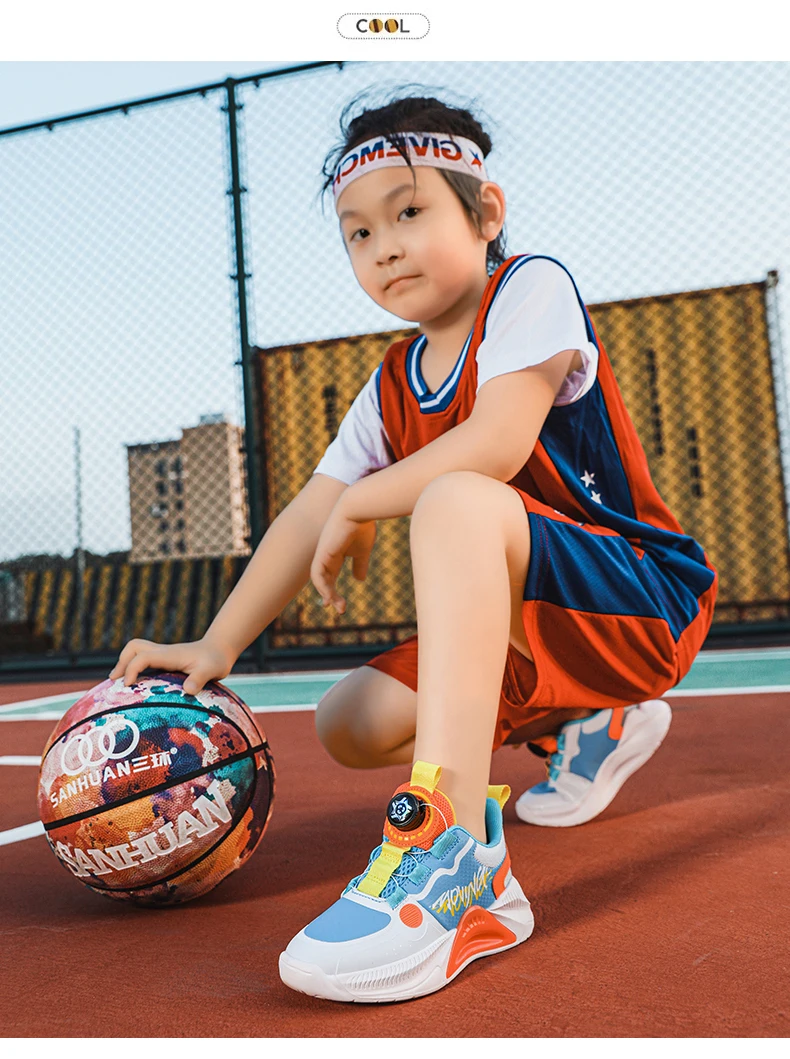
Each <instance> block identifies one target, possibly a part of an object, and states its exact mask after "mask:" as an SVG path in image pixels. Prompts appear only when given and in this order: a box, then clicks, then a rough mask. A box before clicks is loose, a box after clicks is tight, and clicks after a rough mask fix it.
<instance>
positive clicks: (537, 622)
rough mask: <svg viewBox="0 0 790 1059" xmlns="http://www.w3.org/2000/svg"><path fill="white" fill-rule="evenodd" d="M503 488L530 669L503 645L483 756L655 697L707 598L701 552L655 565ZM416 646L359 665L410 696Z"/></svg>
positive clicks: (597, 529) (404, 645)
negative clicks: (570, 718)
mask: <svg viewBox="0 0 790 1059" xmlns="http://www.w3.org/2000/svg"><path fill="white" fill-rule="evenodd" d="M511 488H513V489H515V490H516V492H517V493H518V494H519V496H520V497H521V498H522V500H523V502H524V506H525V508H526V511H527V515H528V517H529V525H530V532H531V541H532V547H531V554H530V560H529V569H528V572H527V578H526V582H525V585H524V596H523V603H522V617H523V621H524V633H525V636H526V640H527V643H528V644H529V646H530V650H531V651H532V656H533V658H534V660H535V661H534V664H533V663H532V662H531V661H530V660H529V659H528V658H526V657H525V656H524V655H522V654H521V652H520V651H518V650H517V649H516V648H515V647H513V645H512V644H508V651H507V658H506V661H505V670H504V674H503V679H502V688H501V692H500V701H499V712H498V717H497V726H496V731H495V735H494V746H493V748H494V749H496V748H497V747H499V746H501V745H502V743H504V742H505V741H506V740H508V738H509V737H510V736H511V734H512V733H517V732H518V729H519V728H520V727H523V726H524V725H525V724H527V723H528V722H529V721H532V720H534V719H536V718H538V717H544V716H546V715H547V714H548V713H550V712H551V711H552V710H557V709H570V708H573V709H579V708H584V709H592V710H601V709H607V708H608V707H616V706H630V705H631V704H632V703H636V702H642V701H644V700H645V699H649V698H655V697H658V696H661V695H663V694H665V693H666V692H667V691H668V690H669V689H670V688H673V687H674V686H675V685H676V684H677V683H678V682H679V681H680V680H682V679H683V677H684V676H685V675H686V673H687V672H688V670H689V669H690V668H691V664H692V662H693V661H694V658H695V657H696V655H697V652H698V651H699V649H700V647H701V646H702V644H703V642H704V640H705V637H706V636H707V634H708V630H709V629H710V625H711V621H712V618H713V608H714V605H715V601H716V593H717V591H718V574H717V572H716V570H715V568H714V567H713V566H712V565H711V564H710V561H709V560H708V558H707V555H705V554H704V552H702V555H703V558H704V564H703V563H701V562H697V561H695V560H694V559H693V557H692V553H693V551H694V549H693V548H692V549H689V550H688V552H685V551H684V552H683V553H682V554H680V553H678V556H677V561H675V557H674V555H670V556H669V557H668V561H662V562H660V563H659V561H658V560H657V559H656V558H654V556H653V555H652V554H651V553H650V552H648V551H645V550H644V549H643V548H640V547H637V546H636V545H635V544H632V543H630V542H629V541H628V540H627V539H626V538H625V537H623V536H621V535H620V534H619V533H617V532H615V531H614V530H611V529H608V528H607V527H605V526H596V525H593V524H588V523H579V522H576V521H575V520H574V519H572V518H570V517H569V516H567V515H564V514H562V513H561V512H559V511H557V510H555V509H554V508H552V507H549V506H548V505H546V504H544V503H542V502H541V501H539V500H536V499H535V498H534V497H533V496H531V495H530V494H529V493H525V492H524V491H523V490H521V489H518V488H517V487H516V486H514V485H512V484H511ZM697 547H698V546H697ZM700 551H701V549H700ZM664 554H665V553H664ZM418 635H419V634H418V633H415V634H414V635H412V636H409V637H407V638H406V639H405V640H403V641H402V642H401V643H399V644H397V645H396V646H395V647H392V648H390V649H389V650H387V651H383V652H382V653H381V654H379V655H376V656H375V657H374V658H371V659H370V660H369V661H368V662H366V663H365V664H366V665H369V666H373V668H374V669H379V670H381V672H383V673H388V674H389V675H390V676H393V677H395V678H396V679H397V680H400V681H401V682H402V683H403V684H406V685H407V687H409V688H411V689H412V691H414V692H416V691H417V652H418ZM511 741H516V740H515V738H514V739H513V740H511Z"/></svg>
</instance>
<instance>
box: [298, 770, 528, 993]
mask: <svg viewBox="0 0 790 1059" xmlns="http://www.w3.org/2000/svg"><path fill="white" fill-rule="evenodd" d="M440 775H441V768H440V767H439V766H438V765H430V764H428V763H426V762H423V761H417V762H415V764H414V766H413V769H412V774H411V781H410V782H409V783H404V784H403V785H402V786H401V787H398V789H397V790H396V792H395V794H394V795H393V797H392V798H391V800H390V802H389V805H388V807H387V816H386V820H385V823H384V836H383V841H382V843H381V845H380V846H377V847H376V849H374V850H373V853H372V854H371V856H370V860H369V862H368V866H367V868H366V869H365V871H364V872H362V874H361V875H358V876H356V878H354V879H352V880H351V882H350V883H349V884H348V886H346V888H345V889H344V890H343V892H342V893H341V895H340V899H339V900H338V901H335V903H334V904H333V905H331V906H330V907H329V908H328V909H327V910H326V911H325V912H324V913H322V915H320V916H318V918H317V919H314V920H313V921H312V923H308V925H307V926H306V927H305V928H304V929H303V930H300V931H299V933H298V934H297V935H296V937H295V938H293V939H292V940H291V942H290V943H289V945H288V947H287V948H286V950H285V952H283V953H281V955H280V977H281V978H282V980H283V982H284V983H285V984H286V985H287V986H290V987H291V988H292V989H296V990H298V991H300V992H302V993H307V994H309V995H310V996H315V997H323V998H324V999H326V1000H345V1001H364V1002H382V1001H391V1000H408V999H410V998H412V997H418V996H424V995H425V994H426V993H433V992H434V991H435V990H437V989H441V988H442V986H445V985H447V984H448V982H451V981H452V980H453V979H454V978H455V977H456V975H458V974H460V973H461V971H463V969H464V968H465V967H466V966H467V965H468V964H470V963H471V962H472V960H476V959H478V958H479V957H480V956H490V955H492V954H493V953H496V952H502V951H504V950H505V949H510V948H512V947H513V946H514V945H518V944H519V943H520V942H522V941H526V939H527V938H528V937H529V936H530V934H531V933H532V928H533V926H534V919H533V916H532V910H531V908H530V905H529V901H528V900H527V899H526V897H525V896H524V893H523V891H522V889H521V887H520V886H519V884H518V883H517V882H516V880H515V879H514V878H513V873H512V871H511V870H510V856H509V854H508V851H507V847H506V845H505V836H504V834H503V830H502V806H503V805H504V804H505V802H506V801H507V799H508V797H509V795H510V788H509V787H506V786H505V787H489V788H488V795H489V796H488V798H487V800H486V813H485V821H486V829H487V837H488V842H487V843H483V842H479V841H478V840H477V839H476V838H475V837H474V836H473V835H470V834H469V832H468V831H466V830H465V829H464V828H463V827H460V826H459V825H458V824H456V822H455V819H456V818H455V812H454V810H453V807H452V804H451V803H450V800H449V799H448V798H447V797H446V796H445V795H444V794H442V793H441V792H440V791H438V790H437V789H436V786H437V784H438V782H439V777H440Z"/></svg>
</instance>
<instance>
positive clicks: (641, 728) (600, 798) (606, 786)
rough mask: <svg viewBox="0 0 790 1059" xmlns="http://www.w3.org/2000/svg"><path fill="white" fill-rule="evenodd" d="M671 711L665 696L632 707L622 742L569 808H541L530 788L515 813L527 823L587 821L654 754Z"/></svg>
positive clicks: (559, 824)
mask: <svg viewBox="0 0 790 1059" xmlns="http://www.w3.org/2000/svg"><path fill="white" fill-rule="evenodd" d="M671 722H672V710H671V708H670V706H669V703H668V702H665V701H664V700H663V699H648V700H647V701H646V702H640V703H639V707H638V709H636V710H631V711H630V713H628V714H627V715H626V718H625V721H624V722H623V735H622V738H621V740H620V745H619V746H618V747H617V749H616V750H614V751H612V753H611V754H610V755H609V757H608V758H606V760H605V761H604V762H603V764H602V765H601V767H600V768H599V769H598V775H597V776H596V777H595V780H594V781H593V783H592V786H591V787H590V789H589V791H588V792H587V794H586V795H585V797H584V798H583V799H582V800H581V801H580V802H576V803H571V804H569V805H568V807H567V808H562V809H556V808H554V809H544V810H539V809H537V808H536V807H535V804H534V802H535V799H534V797H533V798H529V797H528V795H529V791H525V792H524V794H522V795H521V797H520V798H519V799H518V801H517V802H516V806H515V808H516V815H517V816H518V817H519V819H521V820H523V821H524V822H525V823H527V824H538V825H539V826H541V827H575V826H576V825H577V824H586V823H587V821H588V820H592V819H593V817H595V816H598V814H599V813H602V812H603V811H604V809H605V808H606V807H607V806H608V805H609V803H610V802H611V801H612V799H613V798H614V796H615V795H616V794H617V792H618V791H619V790H620V788H621V787H622V785H623V784H624V783H625V781H626V780H627V779H628V777H629V776H631V775H633V773H634V772H636V770H637V769H639V768H641V767H642V765H644V763H645V762H646V761H647V760H649V758H651V757H652V756H653V754H655V752H656V750H658V748H659V747H660V746H661V744H662V743H663V741H664V737H665V736H666V734H667V732H668V731H669V726H670V724H671Z"/></svg>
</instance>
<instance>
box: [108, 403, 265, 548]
mask: <svg viewBox="0 0 790 1059" xmlns="http://www.w3.org/2000/svg"><path fill="white" fill-rule="evenodd" d="M126 449H127V462H128V468H129V511H130V521H131V530H132V550H131V552H130V555H129V560H130V562H132V563H141V562H150V561H151V560H154V559H165V558H170V557H175V558H189V559H200V558H206V557H211V556H224V555H249V553H250V543H249V533H250V531H249V519H248V515H247V504H246V481H245V462H244V428H243V427H240V426H237V425H235V424H234V423H229V422H228V421H227V420H226V418H225V416H224V414H222V413H219V414H212V415H202V416H201V417H200V422H199V423H198V425H197V426H195V427H186V428H184V430H182V432H181V438H180V439H178V440H175V441H154V442H149V443H147V444H141V445H127V446H126Z"/></svg>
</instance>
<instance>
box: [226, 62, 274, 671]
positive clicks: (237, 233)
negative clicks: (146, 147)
mask: <svg viewBox="0 0 790 1059" xmlns="http://www.w3.org/2000/svg"><path fill="white" fill-rule="evenodd" d="M225 88H226V90H227V95H228V105H227V107H223V108H222V109H223V110H226V111H227V114H228V146H229V157H230V171H231V186H230V189H229V190H228V192H227V194H228V195H231V196H232V199H233V240H234V251H235V264H236V273H235V275H231V277H230V278H231V279H235V280H236V291H237V296H238V312H239V342H240V346H241V361H240V362H238V361H237V363H240V364H241V377H242V386H243V390H244V445H245V450H246V455H247V502H248V508H249V515H250V550H251V551H252V552H254V551H255V549H256V548H257V546H258V544H259V543H260V540H261V538H262V537H263V534H264V532H265V527H264V526H263V518H262V514H263V506H262V490H261V466H260V463H261V461H260V453H259V443H258V423H259V410H258V402H257V400H256V394H255V373H254V366H253V362H252V358H251V356H250V340H249V324H248V318H247V285H246V281H247V280H248V279H249V278H251V275H252V274H251V273H249V272H245V270H244V210H243V200H242V197H241V196H242V195H243V194H246V193H247V189H246V187H243V186H242V183H241V162H240V157H239V124H240V122H239V118H238V112H239V111H240V110H243V109H244V104H243V103H242V104H238V103H237V102H236V82H235V81H234V79H233V78H232V77H229V78H228V79H227V81H226V82H225ZM267 641H268V636H267V633H266V631H265V630H264V632H263V633H262V635H261V636H259V637H258V638H257V639H256V640H255V642H254V644H253V645H252V647H253V653H254V655H255V661H256V664H257V665H258V667H259V669H260V670H261V671H265V670H266V669H267V662H266V646H267Z"/></svg>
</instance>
